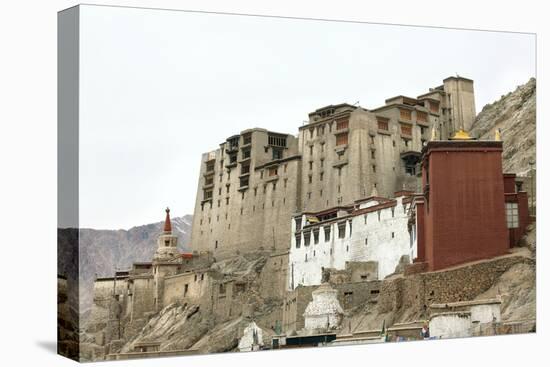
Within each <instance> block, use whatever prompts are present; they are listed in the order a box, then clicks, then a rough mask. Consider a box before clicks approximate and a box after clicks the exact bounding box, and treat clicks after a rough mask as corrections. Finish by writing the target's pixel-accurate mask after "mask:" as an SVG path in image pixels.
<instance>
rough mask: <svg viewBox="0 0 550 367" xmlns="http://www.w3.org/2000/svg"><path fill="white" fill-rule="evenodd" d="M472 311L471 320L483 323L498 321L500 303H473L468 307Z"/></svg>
mask: <svg viewBox="0 0 550 367" xmlns="http://www.w3.org/2000/svg"><path fill="white" fill-rule="evenodd" d="M470 312H471V313H472V322H475V321H477V322H479V323H480V324H485V323H488V322H493V317H494V318H495V320H494V321H496V322H500V303H491V304H484V305H474V306H471V307H470Z"/></svg>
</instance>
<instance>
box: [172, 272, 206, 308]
mask: <svg viewBox="0 0 550 367" xmlns="http://www.w3.org/2000/svg"><path fill="white" fill-rule="evenodd" d="M209 290H210V279H209V277H208V272H207V271H206V270H204V271H194V272H187V273H182V274H177V275H173V276H169V277H166V278H165V279H164V298H163V305H164V306H168V305H169V304H171V303H174V302H181V303H184V302H189V303H195V304H198V303H200V302H201V300H202V299H203V298H206V299H208V298H209V297H208V294H209Z"/></svg>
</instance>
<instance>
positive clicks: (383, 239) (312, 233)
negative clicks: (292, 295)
mask: <svg viewBox="0 0 550 367" xmlns="http://www.w3.org/2000/svg"><path fill="white" fill-rule="evenodd" d="M411 201H412V197H411V196H398V197H397V198H395V199H386V198H380V197H370V198H368V199H364V200H360V201H357V202H355V203H354V204H353V205H350V206H342V207H335V208H331V209H327V210H324V211H322V212H317V213H301V214H300V215H297V216H295V217H294V218H293V219H292V232H291V233H292V235H291V246H290V253H289V277H288V278H289V279H288V288H289V289H294V288H296V287H297V286H298V285H304V286H307V285H319V284H321V277H322V269H323V268H333V269H337V270H343V269H345V268H346V262H367V261H374V262H377V263H378V270H377V274H375V275H374V277H373V278H371V279H383V278H384V277H386V276H387V275H389V274H391V273H393V272H394V271H395V268H396V266H397V265H398V264H399V261H400V259H401V258H402V256H403V255H407V256H408V259H409V261H410V259H413V258H414V256H416V248H415V245H416V240H415V239H414V232H412V233H411V232H409V226H408V222H409V209H410V206H411ZM412 227H414V226H412Z"/></svg>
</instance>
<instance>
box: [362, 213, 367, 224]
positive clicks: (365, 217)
mask: <svg viewBox="0 0 550 367" xmlns="http://www.w3.org/2000/svg"><path fill="white" fill-rule="evenodd" d="M363 218H364V219H365V224H367V218H368V215H367V214H365V215H363Z"/></svg>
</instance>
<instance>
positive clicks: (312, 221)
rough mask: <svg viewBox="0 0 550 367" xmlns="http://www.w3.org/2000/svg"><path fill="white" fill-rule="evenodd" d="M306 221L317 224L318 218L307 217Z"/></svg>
mask: <svg viewBox="0 0 550 367" xmlns="http://www.w3.org/2000/svg"><path fill="white" fill-rule="evenodd" d="M307 221H308V222H309V223H319V218H317V217H314V216H308V217H307Z"/></svg>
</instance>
